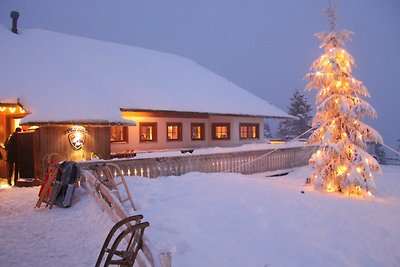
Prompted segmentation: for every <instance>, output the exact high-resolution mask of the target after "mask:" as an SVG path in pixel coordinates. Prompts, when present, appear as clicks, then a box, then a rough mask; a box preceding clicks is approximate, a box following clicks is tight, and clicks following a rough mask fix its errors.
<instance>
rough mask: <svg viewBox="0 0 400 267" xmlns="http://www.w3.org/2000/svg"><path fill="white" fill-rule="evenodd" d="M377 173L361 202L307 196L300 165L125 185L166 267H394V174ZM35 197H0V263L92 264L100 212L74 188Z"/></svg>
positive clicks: (397, 253) (11, 193) (397, 179)
mask: <svg viewBox="0 0 400 267" xmlns="http://www.w3.org/2000/svg"><path fill="white" fill-rule="evenodd" d="M383 171H384V174H383V175H382V176H377V178H376V183H377V192H376V194H375V196H374V197H371V198H364V199H357V198H348V197H343V196H340V195H336V194H328V193H320V192H315V191H313V190H312V189H311V188H309V187H307V186H305V185H304V180H305V178H306V177H307V176H308V174H309V172H310V169H309V167H303V168H299V169H296V170H295V171H294V172H291V173H289V175H287V176H281V177H273V178H272V177H265V175H261V174H257V175H252V176H245V175H240V174H226V173H219V174H205V173H189V174H185V175H182V176H179V177H163V178H158V179H147V178H138V177H132V178H128V179H127V180H128V184H129V187H130V189H131V193H132V197H133V199H134V201H135V202H136V205H137V206H138V207H139V211H138V212H139V213H142V214H143V215H144V217H145V220H147V221H149V222H150V227H149V228H148V229H147V230H146V234H147V235H148V236H149V238H150V239H151V240H152V242H153V243H154V245H156V247H158V248H159V249H167V250H170V251H171V252H172V260H173V266H230V267H231V266H261V267H263V266H399V264H400V167H395V166H383ZM37 190H38V188H12V189H2V190H0V214H1V217H0V231H1V232H0V248H1V250H2V253H1V254H0V266H93V265H94V262H95V260H96V257H97V254H98V252H99V249H100V247H101V245H102V242H103V240H104V238H105V236H106V234H107V232H108V230H109V228H110V227H111V226H112V223H111V221H110V220H109V219H108V217H107V216H108V215H107V213H105V212H102V211H101V210H100V209H99V208H98V207H97V206H96V203H95V201H94V200H93V199H91V196H88V195H85V194H84V191H83V190H81V189H80V190H78V191H77V194H76V195H75V199H74V203H73V206H72V207H71V208H69V209H60V208H53V209H52V210H48V209H34V208H33V206H34V203H35V202H36V199H37V198H36V194H37ZM302 191H303V192H304V193H302Z"/></svg>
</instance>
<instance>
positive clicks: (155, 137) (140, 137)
mask: <svg viewBox="0 0 400 267" xmlns="http://www.w3.org/2000/svg"><path fill="white" fill-rule="evenodd" d="M142 126H144V127H146V126H147V127H149V126H150V127H152V128H153V132H152V136H153V139H142ZM157 137H158V136H157V122H139V142H140V143H150V142H157Z"/></svg>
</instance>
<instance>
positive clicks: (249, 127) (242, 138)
mask: <svg viewBox="0 0 400 267" xmlns="http://www.w3.org/2000/svg"><path fill="white" fill-rule="evenodd" d="M242 127H246V135H247V136H246V137H242ZM252 127H256V132H255V133H256V136H255V137H252V134H251V133H252V132H250V129H252ZM239 139H240V140H246V139H252V140H255V139H260V124H259V123H239Z"/></svg>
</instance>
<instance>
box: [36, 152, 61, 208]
mask: <svg viewBox="0 0 400 267" xmlns="http://www.w3.org/2000/svg"><path fill="white" fill-rule="evenodd" d="M61 161H62V159H61V156H60V154H58V153H51V154H47V155H45V156H44V157H43V170H46V171H45V174H44V177H43V180H42V183H41V185H40V190H39V194H38V196H39V199H38V201H37V202H36V205H35V207H36V208H40V206H41V204H42V203H43V202H44V203H46V207H47V206H48V205H49V204H50V205H51V203H50V194H51V189H52V185H53V183H54V179H55V178H56V176H57V171H58V165H59V163H60V162H61Z"/></svg>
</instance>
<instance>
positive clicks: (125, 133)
mask: <svg viewBox="0 0 400 267" xmlns="http://www.w3.org/2000/svg"><path fill="white" fill-rule="evenodd" d="M120 127H121V128H122V131H121V132H122V136H123V138H122V139H121V140H112V138H111V137H112V129H113V128H120ZM110 142H111V143H114V144H118V143H120V144H121V143H129V129H128V126H124V125H115V126H111V127H110Z"/></svg>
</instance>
